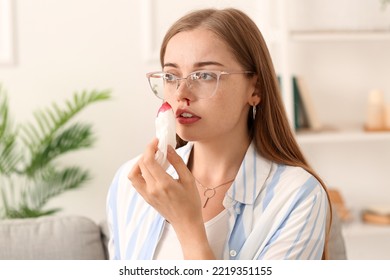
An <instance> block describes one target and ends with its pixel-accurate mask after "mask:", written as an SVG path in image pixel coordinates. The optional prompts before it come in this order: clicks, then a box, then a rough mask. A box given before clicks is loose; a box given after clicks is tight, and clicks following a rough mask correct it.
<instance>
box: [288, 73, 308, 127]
mask: <svg viewBox="0 0 390 280" xmlns="http://www.w3.org/2000/svg"><path fill="white" fill-rule="evenodd" d="M292 84H293V94H294V126H295V130H297V131H298V130H302V129H306V130H308V129H309V121H308V118H307V113H306V111H305V108H304V106H303V103H302V98H301V95H300V93H299V88H298V83H297V78H296V77H295V76H293V78H292Z"/></svg>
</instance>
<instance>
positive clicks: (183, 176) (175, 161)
mask: <svg viewBox="0 0 390 280" xmlns="http://www.w3.org/2000/svg"><path fill="white" fill-rule="evenodd" d="M167 159H168V161H169V162H170V163H171V164H172V166H173V168H175V170H176V172H177V174H178V175H179V178H180V181H182V182H183V183H185V182H189V183H192V182H193V180H194V178H193V176H192V173H191V171H190V170H189V169H188V167H187V165H186V164H185V163H184V161H183V159H182V158H181V157H180V156H179V155H178V154H177V153H176V151H175V149H173V147H172V146H171V145H168V153H167Z"/></svg>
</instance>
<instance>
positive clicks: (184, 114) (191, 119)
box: [176, 109, 201, 124]
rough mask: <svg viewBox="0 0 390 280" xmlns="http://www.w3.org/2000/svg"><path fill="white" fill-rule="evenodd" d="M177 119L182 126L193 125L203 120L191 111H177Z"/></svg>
mask: <svg viewBox="0 0 390 280" xmlns="http://www.w3.org/2000/svg"><path fill="white" fill-rule="evenodd" d="M176 119H177V120H178V122H179V123H181V124H192V123H195V122H197V121H198V120H200V119H201V118H200V117H199V116H197V115H195V114H194V113H192V112H190V111H187V110H182V109H178V110H177V111H176Z"/></svg>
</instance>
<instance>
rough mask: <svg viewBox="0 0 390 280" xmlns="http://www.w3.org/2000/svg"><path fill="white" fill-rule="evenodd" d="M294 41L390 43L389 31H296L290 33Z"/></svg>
mask: <svg viewBox="0 0 390 280" xmlns="http://www.w3.org/2000/svg"><path fill="white" fill-rule="evenodd" d="M290 36H291V39H292V40H294V41H313V42H315V41H375V40H380V41H390V29H387V30H307V31H303V30H299V31H298V30H295V31H291V32H290Z"/></svg>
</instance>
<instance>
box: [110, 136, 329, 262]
mask: <svg viewBox="0 0 390 280" xmlns="http://www.w3.org/2000/svg"><path fill="white" fill-rule="evenodd" d="M192 147H193V144H192V143H188V144H187V145H186V146H184V147H181V148H180V149H178V150H177V153H178V154H179V155H180V156H181V157H182V158H183V160H184V162H185V163H187V162H188V158H189V155H190V152H191V149H192ZM137 160H138V158H135V159H133V160H130V161H128V162H127V163H125V164H124V165H123V166H122V167H121V168H120V169H119V170H118V171H117V173H116V175H115V177H114V179H113V182H112V185H111V187H110V190H109V193H108V196H107V216H108V224H109V228H110V241H109V254H110V258H111V259H138V260H147V259H153V255H154V252H155V249H156V247H157V244H158V242H159V238H160V236H161V233H162V231H163V228H164V224H165V219H164V218H163V217H162V216H161V215H160V214H159V213H158V212H157V211H156V210H155V209H154V208H153V207H151V206H150V205H149V204H147V203H146V202H145V201H144V200H143V198H142V197H141V196H140V195H139V194H138V193H137V192H136V191H135V189H134V188H133V187H132V186H131V183H130V181H129V180H128V178H127V175H128V173H129V172H130V170H131V168H132V166H133V165H134V164H135V163H136V161H137ZM167 172H168V173H169V174H170V175H171V176H172V177H174V178H177V177H178V175H177V173H176V171H175V170H174V169H173V168H172V166H171V167H169V168H168V170H167ZM223 205H224V207H225V208H226V209H227V210H228V212H229V232H228V238H227V242H226V244H225V249H224V259H230V260H250V259H321V257H322V253H323V249H324V243H325V229H326V215H327V209H328V203H327V196H326V193H325V191H324V189H323V188H322V186H321V185H320V183H319V182H318V181H317V180H316V179H315V178H314V177H313V176H312V175H311V174H310V173H308V172H307V171H305V170H304V169H302V168H299V167H293V166H286V165H281V164H276V163H274V162H271V161H269V160H267V159H265V158H263V157H261V156H260V155H259V154H258V153H257V152H256V149H255V146H254V144H253V143H252V144H251V145H250V146H249V148H248V150H247V152H246V155H245V157H244V160H243V162H242V164H241V167H240V169H239V171H238V174H237V176H236V179H235V181H234V182H233V184H232V186H231V187H230V188H229V190H228V191H227V192H226V195H225V198H224V201H223Z"/></svg>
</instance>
